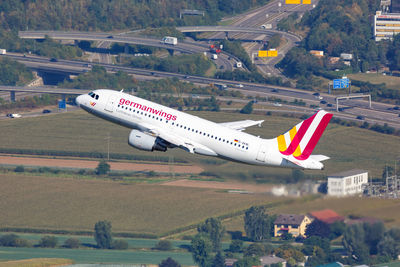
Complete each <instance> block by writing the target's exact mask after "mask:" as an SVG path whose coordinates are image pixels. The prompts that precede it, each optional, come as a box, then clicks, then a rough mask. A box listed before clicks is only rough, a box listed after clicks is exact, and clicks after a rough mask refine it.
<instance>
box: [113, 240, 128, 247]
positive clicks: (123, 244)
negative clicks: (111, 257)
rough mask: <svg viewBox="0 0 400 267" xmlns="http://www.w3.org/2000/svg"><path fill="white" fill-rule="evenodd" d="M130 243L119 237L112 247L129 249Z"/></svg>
mask: <svg viewBox="0 0 400 267" xmlns="http://www.w3.org/2000/svg"><path fill="white" fill-rule="evenodd" d="M128 247H129V245H128V242H126V241H125V240H122V239H117V240H115V241H114V242H113V244H112V249H120V250H122V249H128Z"/></svg>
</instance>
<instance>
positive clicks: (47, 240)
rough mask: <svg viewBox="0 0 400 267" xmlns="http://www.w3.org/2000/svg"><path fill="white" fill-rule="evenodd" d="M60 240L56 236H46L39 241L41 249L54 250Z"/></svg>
mask: <svg viewBox="0 0 400 267" xmlns="http://www.w3.org/2000/svg"><path fill="white" fill-rule="evenodd" d="M57 243H58V240H57V237H55V236H49V235H47V236H44V237H42V238H41V239H40V241H39V247H42V248H54V247H56V246H57Z"/></svg>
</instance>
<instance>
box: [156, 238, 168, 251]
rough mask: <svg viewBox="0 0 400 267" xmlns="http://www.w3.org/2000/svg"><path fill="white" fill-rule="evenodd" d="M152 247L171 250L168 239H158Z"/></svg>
mask: <svg viewBox="0 0 400 267" xmlns="http://www.w3.org/2000/svg"><path fill="white" fill-rule="evenodd" d="M154 248H155V249H157V250H171V249H172V243H171V241H169V240H160V241H159V242H158V243H157V244H156V246H155V247H154Z"/></svg>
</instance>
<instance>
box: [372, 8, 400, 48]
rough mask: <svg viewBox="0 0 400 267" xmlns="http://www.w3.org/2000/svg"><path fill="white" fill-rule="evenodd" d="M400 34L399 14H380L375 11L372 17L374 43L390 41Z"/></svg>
mask: <svg viewBox="0 0 400 267" xmlns="http://www.w3.org/2000/svg"><path fill="white" fill-rule="evenodd" d="M399 32H400V13H382V11H376V14H375V16H374V38H375V41H380V40H383V39H392V38H393V36H394V35H395V34H398V33H399Z"/></svg>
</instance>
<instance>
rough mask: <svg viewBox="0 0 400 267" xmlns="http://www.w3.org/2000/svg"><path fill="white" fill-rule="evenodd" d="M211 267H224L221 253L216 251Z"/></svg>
mask: <svg viewBox="0 0 400 267" xmlns="http://www.w3.org/2000/svg"><path fill="white" fill-rule="evenodd" d="M212 267H225V258H224V256H222V253H221V251H218V252H217V254H216V255H215V257H214V260H213V262H212Z"/></svg>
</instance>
